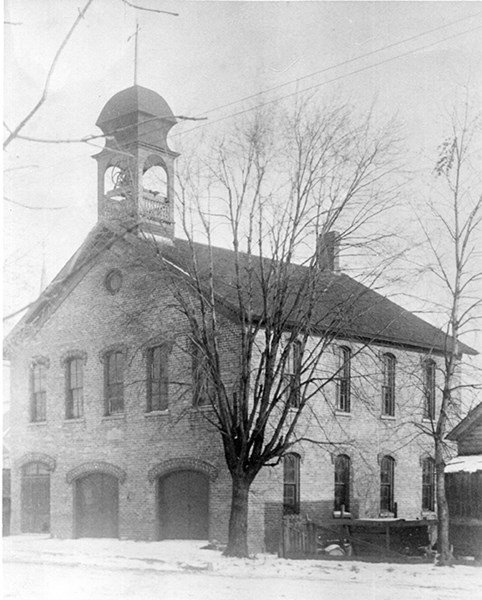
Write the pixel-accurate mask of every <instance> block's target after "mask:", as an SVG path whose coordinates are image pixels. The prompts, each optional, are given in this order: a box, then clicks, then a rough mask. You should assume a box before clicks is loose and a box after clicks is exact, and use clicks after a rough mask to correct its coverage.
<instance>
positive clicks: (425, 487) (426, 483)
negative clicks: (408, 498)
mask: <svg viewBox="0 0 482 600" xmlns="http://www.w3.org/2000/svg"><path fill="white" fill-rule="evenodd" d="M422 510H429V511H433V510H435V461H434V459H433V458H430V457H427V458H425V459H424V461H423V463H422Z"/></svg>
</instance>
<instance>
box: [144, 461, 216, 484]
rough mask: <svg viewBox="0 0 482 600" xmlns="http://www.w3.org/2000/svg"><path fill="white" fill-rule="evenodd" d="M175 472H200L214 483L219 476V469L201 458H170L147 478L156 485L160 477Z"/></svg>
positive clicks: (158, 465)
mask: <svg viewBox="0 0 482 600" xmlns="http://www.w3.org/2000/svg"><path fill="white" fill-rule="evenodd" d="M174 471H200V472H201V473H204V474H205V475H207V476H208V477H209V479H210V480H211V481H214V480H215V479H216V477H217V476H218V469H217V468H216V467H215V466H213V465H211V464H210V463H208V462H206V461H204V460H200V459H199V458H190V457H184V458H169V459H167V460H164V461H162V462H160V463H158V464H157V465H155V466H154V467H152V468H151V469H149V472H148V474H147V477H148V479H149V481H150V482H151V483H154V482H155V481H156V480H157V479H159V477H164V475H168V474H169V473H172V472H174Z"/></svg>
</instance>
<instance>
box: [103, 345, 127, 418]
mask: <svg viewBox="0 0 482 600" xmlns="http://www.w3.org/2000/svg"><path fill="white" fill-rule="evenodd" d="M124 358H125V357H124V352H123V351H122V350H111V351H110V352H107V353H106V354H105V355H104V389H105V396H104V401H105V414H106V415H112V414H116V413H121V412H123V411H124Z"/></svg>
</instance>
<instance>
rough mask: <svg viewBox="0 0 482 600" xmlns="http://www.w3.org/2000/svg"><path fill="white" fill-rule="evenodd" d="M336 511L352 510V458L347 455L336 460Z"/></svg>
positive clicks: (341, 455) (342, 455)
mask: <svg viewBox="0 0 482 600" xmlns="http://www.w3.org/2000/svg"><path fill="white" fill-rule="evenodd" d="M335 510H336V511H341V510H344V511H347V512H348V511H349V510H350V457H349V456H347V455H346V454H340V455H339V456H337V457H336V458H335Z"/></svg>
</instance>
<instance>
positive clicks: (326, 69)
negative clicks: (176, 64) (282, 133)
mask: <svg viewBox="0 0 482 600" xmlns="http://www.w3.org/2000/svg"><path fill="white" fill-rule="evenodd" d="M481 14H482V13H481V12H478V13H475V14H473V15H469V16H467V17H462V18H461V19H457V20H456V21H451V22H450V23H445V24H444V25H440V26H439V27H434V28H433V29H427V30H426V31H422V32H421V33H417V34H416V35H412V36H411V37H408V38H405V39H403V40H399V41H398V42H393V43H392V44H388V45H386V46H382V47H380V48H377V49H376V50H371V51H370V52H365V54H359V55H358V56H354V57H353V58H349V59H347V60H344V61H342V62H339V63H336V64H334V65H330V66H329V67H324V68H323V69H320V70H319V71H314V72H313V73H308V74H307V75H303V76H301V77H297V78H296V79H292V80H291V81H286V82H285V83H280V84H279V85H275V86H274V87H271V88H267V89H265V90H261V91H259V92H256V93H255V94H251V95H250V96H245V97H244V98H239V99H238V100H233V101H232V102H229V103H227V104H222V105H220V106H216V107H214V108H210V109H209V110H207V111H205V112H203V113H201V115H208V114H210V113H212V112H214V111H217V110H222V109H223V108H229V107H230V106H234V105H235V104H239V103H240V102H245V101H246V100H251V99H252V98H256V97H257V96H261V95H262V94H267V93H269V92H273V91H275V90H279V89H281V88H283V87H286V86H288V85H291V84H293V83H299V82H300V81H304V80H305V79H308V78H309V77H314V76H315V75H321V74H322V73H327V72H329V71H333V70H334V69H338V68H340V67H344V66H345V65H348V64H350V63H353V62H356V61H358V60H362V59H363V58H367V57H368V56H373V55H374V54H378V53H379V52H383V51H384V50H389V49H390V48H395V47H397V46H401V45H402V44H406V43H407V42H412V41H413V40H416V39H418V38H420V37H423V36H425V35H429V34H431V33H435V32H436V31H440V30H442V29H446V28H447V27H451V26H452V25H456V24H457V23H460V22H462V21H466V20H467V19H474V18H475V17H478V16H479V15H481Z"/></svg>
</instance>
